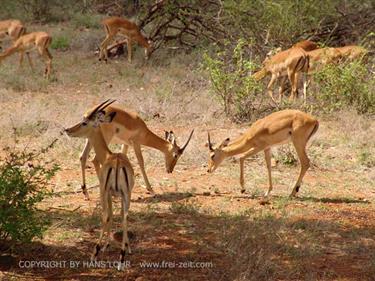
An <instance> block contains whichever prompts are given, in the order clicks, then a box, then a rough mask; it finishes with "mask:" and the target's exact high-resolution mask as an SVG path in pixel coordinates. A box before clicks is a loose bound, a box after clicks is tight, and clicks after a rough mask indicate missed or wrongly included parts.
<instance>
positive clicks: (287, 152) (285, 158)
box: [275, 145, 298, 166]
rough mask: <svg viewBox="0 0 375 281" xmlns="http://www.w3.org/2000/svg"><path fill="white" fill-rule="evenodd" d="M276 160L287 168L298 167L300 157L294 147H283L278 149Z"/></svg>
mask: <svg viewBox="0 0 375 281" xmlns="http://www.w3.org/2000/svg"><path fill="white" fill-rule="evenodd" d="M275 159H276V161H277V162H280V163H282V164H284V165H287V166H297V165H298V157H297V155H296V152H295V151H294V148H293V146H292V145H283V146H280V147H278V149H277V154H276V155H275Z"/></svg>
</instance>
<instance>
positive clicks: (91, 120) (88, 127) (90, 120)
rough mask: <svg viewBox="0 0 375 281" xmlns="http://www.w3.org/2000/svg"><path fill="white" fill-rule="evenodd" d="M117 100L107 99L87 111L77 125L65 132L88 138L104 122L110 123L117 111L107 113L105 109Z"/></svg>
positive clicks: (73, 135) (72, 135)
mask: <svg viewBox="0 0 375 281" xmlns="http://www.w3.org/2000/svg"><path fill="white" fill-rule="evenodd" d="M114 102H115V100H110V99H108V100H106V101H105V102H102V103H101V104H99V105H97V106H96V107H95V108H94V109H93V110H92V111H90V112H88V113H86V114H85V115H84V116H83V119H82V120H81V121H80V122H78V123H77V124H76V125H74V126H72V127H70V128H67V129H65V132H66V133H67V134H68V136H70V137H78V138H86V137H88V136H89V135H90V134H92V133H93V132H94V131H95V130H96V129H98V128H99V126H100V124H102V123H110V122H112V120H113V118H114V117H115V115H116V112H111V113H110V114H108V115H106V113H105V111H104V109H105V108H106V107H107V106H109V105H110V104H112V103H114Z"/></svg>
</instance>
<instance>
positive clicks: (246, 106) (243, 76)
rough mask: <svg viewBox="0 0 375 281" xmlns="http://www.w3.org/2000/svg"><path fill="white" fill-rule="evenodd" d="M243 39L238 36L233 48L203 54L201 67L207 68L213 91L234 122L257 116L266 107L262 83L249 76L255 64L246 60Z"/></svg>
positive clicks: (245, 43)
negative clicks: (238, 38)
mask: <svg viewBox="0 0 375 281" xmlns="http://www.w3.org/2000/svg"><path fill="white" fill-rule="evenodd" d="M247 44H250V45H251V42H246V41H245V40H243V39H241V40H239V41H238V43H237V46H236V47H235V48H234V49H233V50H230V51H228V50H223V51H219V52H217V53H216V54H215V55H213V56H210V55H209V54H208V53H206V54H204V56H203V59H204V66H205V67H206V68H207V70H208V72H209V75H210V80H211V86H212V93H213V94H214V96H215V97H216V98H218V99H219V100H220V102H221V104H222V105H223V107H224V112H225V114H226V115H228V116H230V117H232V118H233V119H234V120H235V121H244V120H247V119H251V118H252V117H257V116H259V114H260V113H261V112H263V111H264V110H265V105H264V104H263V100H264V97H265V96H264V94H263V91H262V87H261V85H260V84H259V83H258V82H257V81H255V79H254V78H253V77H252V76H251V75H250V74H251V73H252V72H253V71H254V70H255V69H256V67H257V65H256V64H255V63H254V62H253V61H252V60H249V59H247V57H248V54H246V53H245V48H244V47H245V45H247Z"/></svg>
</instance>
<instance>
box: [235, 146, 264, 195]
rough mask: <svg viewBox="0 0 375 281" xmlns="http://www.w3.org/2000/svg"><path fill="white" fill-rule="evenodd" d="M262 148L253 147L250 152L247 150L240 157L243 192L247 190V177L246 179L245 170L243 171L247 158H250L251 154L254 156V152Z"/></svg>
mask: <svg viewBox="0 0 375 281" xmlns="http://www.w3.org/2000/svg"><path fill="white" fill-rule="evenodd" d="M261 150H262V149H251V150H249V151H248V152H246V153H245V154H243V155H242V156H241V157H240V185H241V193H244V192H245V179H244V171H243V170H244V164H245V160H246V158H248V157H250V156H253V155H254V154H256V153H258V152H259V151H261Z"/></svg>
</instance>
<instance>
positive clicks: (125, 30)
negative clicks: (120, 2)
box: [99, 17, 152, 62]
mask: <svg viewBox="0 0 375 281" xmlns="http://www.w3.org/2000/svg"><path fill="white" fill-rule="evenodd" d="M102 24H103V25H104V28H105V32H106V37H105V39H104V40H103V42H102V43H101V44H100V51H99V60H102V59H103V56H104V60H105V61H107V60H108V52H107V46H108V45H109V43H110V42H111V40H112V39H113V38H114V37H115V36H116V34H118V33H119V34H122V35H124V36H125V37H126V39H127V45H128V61H129V62H131V61H132V43H133V42H137V43H138V44H139V45H141V46H142V47H144V48H145V56H146V59H148V58H149V56H150V54H151V51H152V45H151V41H148V40H147V39H146V38H145V37H144V36H143V35H142V33H141V31H140V30H139V27H138V26H137V25H136V24H135V23H134V22H131V21H129V20H127V19H123V18H120V17H110V18H107V19H105V20H103V21H102Z"/></svg>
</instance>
